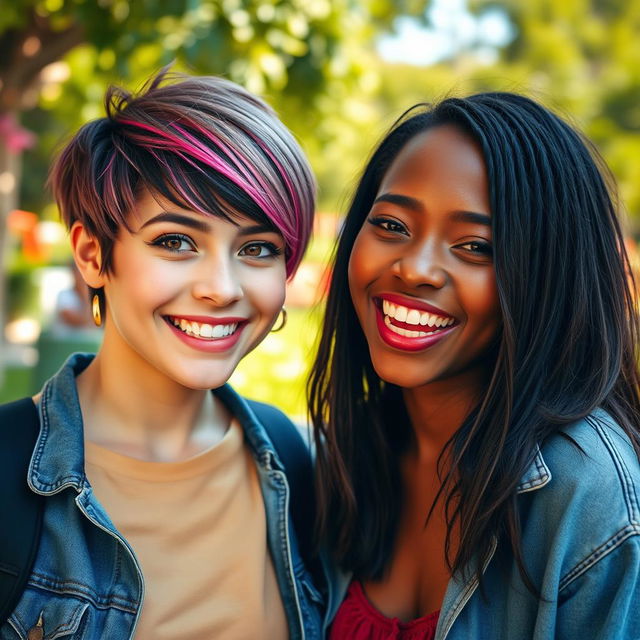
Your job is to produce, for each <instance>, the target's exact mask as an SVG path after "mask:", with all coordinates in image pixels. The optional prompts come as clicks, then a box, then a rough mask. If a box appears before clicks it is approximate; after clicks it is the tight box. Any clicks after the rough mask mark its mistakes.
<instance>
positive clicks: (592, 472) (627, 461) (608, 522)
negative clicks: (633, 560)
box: [521, 411, 640, 575]
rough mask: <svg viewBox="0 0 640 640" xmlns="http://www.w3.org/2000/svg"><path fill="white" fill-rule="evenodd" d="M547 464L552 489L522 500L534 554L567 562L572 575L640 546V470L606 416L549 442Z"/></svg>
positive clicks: (544, 487)
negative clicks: (622, 550) (623, 549)
mask: <svg viewBox="0 0 640 640" xmlns="http://www.w3.org/2000/svg"><path fill="white" fill-rule="evenodd" d="M541 459H542V460H543V461H544V465H545V466H546V469H547V470H548V476H549V477H548V481H547V482H546V483H545V484H544V485H542V486H540V487H539V488H537V489H536V490H535V491H530V492H529V493H526V494H524V495H522V496H521V499H522V506H523V511H522V515H523V525H524V528H525V530H526V533H525V537H528V538H529V540H530V541H531V544H532V545H533V547H532V548H537V549H538V550H539V551H541V552H543V553H544V554H547V555H548V554H549V553H551V555H554V556H556V555H557V556H558V557H560V556H562V565H563V573H564V575H570V574H571V573H572V572H573V570H575V569H576V567H583V568H584V567H588V566H592V565H594V564H595V563H596V562H599V561H600V560H601V559H602V558H604V557H606V556H608V555H609V554H611V552H613V551H614V550H616V549H618V548H619V547H621V546H623V545H628V544H631V545H638V544H639V543H640V500H639V497H640V463H639V461H638V458H637V456H636V453H635V451H634V448H633V446H632V444H631V441H630V440H629V438H628V436H627V435H626V434H625V432H624V431H623V429H622V428H621V427H620V426H619V425H618V424H617V423H616V422H615V421H614V420H613V419H612V418H611V417H610V416H609V415H608V414H606V413H605V412H604V411H597V412H595V413H593V414H592V415H590V416H588V417H587V418H585V419H583V420H580V421H578V422H576V423H573V424H571V425H568V426H566V427H564V428H563V429H562V430H561V431H559V432H558V433H556V434H554V435H552V436H551V437H549V438H548V439H547V440H546V441H545V442H544V443H543V445H542V447H541ZM551 550H552V551H551Z"/></svg>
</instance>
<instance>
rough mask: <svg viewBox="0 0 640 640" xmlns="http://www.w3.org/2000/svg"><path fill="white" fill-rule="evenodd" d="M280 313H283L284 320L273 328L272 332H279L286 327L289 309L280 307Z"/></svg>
mask: <svg viewBox="0 0 640 640" xmlns="http://www.w3.org/2000/svg"><path fill="white" fill-rule="evenodd" d="M280 313H281V314H282V321H281V322H280V324H279V325H278V327H277V328H275V329H271V333H277V332H278V331H281V330H282V329H283V328H284V325H285V324H287V310H286V309H285V308H284V307H282V309H280Z"/></svg>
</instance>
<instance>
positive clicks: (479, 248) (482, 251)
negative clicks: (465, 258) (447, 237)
mask: <svg viewBox="0 0 640 640" xmlns="http://www.w3.org/2000/svg"><path fill="white" fill-rule="evenodd" d="M470 246H475V247H476V249H475V250H474V249H464V248H463V247H470ZM455 248H456V249H462V250H463V251H469V252H470V253H475V254H478V255H482V256H488V257H490V256H492V255H493V247H492V246H491V245H490V244H489V243H488V242H480V241H478V240H472V241H470V242H463V243H462V244H458V245H456V247H455Z"/></svg>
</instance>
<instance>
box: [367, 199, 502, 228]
mask: <svg viewBox="0 0 640 640" xmlns="http://www.w3.org/2000/svg"><path fill="white" fill-rule="evenodd" d="M378 202H389V203H391V204H397V205H398V206H400V207H405V208H406V209H411V210H412V211H416V212H418V213H420V212H423V211H424V207H423V205H422V202H420V200H418V199H417V198H412V197H411V196H405V195H402V194H400V193H383V194H382V195H379V196H378V197H377V198H376V199H375V200H374V201H373V204H376V203H378ZM452 218H453V220H454V221H455V222H469V223H472V224H481V225H484V226H487V227H490V226H491V216H489V215H488V214H486V213H479V212H478V211H455V212H454V213H453V215H452Z"/></svg>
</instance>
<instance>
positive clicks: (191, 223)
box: [140, 211, 211, 233]
mask: <svg viewBox="0 0 640 640" xmlns="http://www.w3.org/2000/svg"><path fill="white" fill-rule="evenodd" d="M159 222H175V223H176V224H181V225H184V226H185V227H190V228H191V229H196V230H197V231H202V232H203V233H207V232H208V231H211V228H210V227H209V225H208V224H207V223H206V222H204V221H203V220H196V219H195V218H191V217H190V216H185V215H183V214H181V213H174V212H172V211H163V212H162V213H159V214H158V215H157V216H153V218H150V219H149V220H147V221H146V222H145V223H144V224H143V225H142V226H141V227H140V231H142V229H144V228H145V227H148V226H150V225H152V224H158V223H159Z"/></svg>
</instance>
